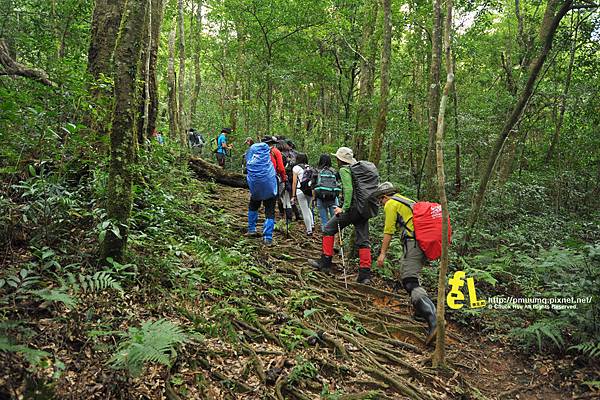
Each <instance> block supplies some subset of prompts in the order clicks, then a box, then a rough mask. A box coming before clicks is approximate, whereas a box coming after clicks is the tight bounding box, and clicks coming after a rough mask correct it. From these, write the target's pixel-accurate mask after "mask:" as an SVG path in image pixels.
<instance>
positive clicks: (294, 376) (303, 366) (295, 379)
mask: <svg viewBox="0 0 600 400" xmlns="http://www.w3.org/2000/svg"><path fill="white" fill-rule="evenodd" d="M318 373H319V370H318V369H317V367H316V366H315V364H313V363H312V362H310V361H308V360H306V359H304V357H302V356H298V357H296V365H295V366H294V368H292V370H291V371H290V374H289V375H288V377H287V383H288V384H289V385H292V386H293V385H294V384H296V383H299V382H300V381H301V380H303V379H313V378H315V377H316V376H317V374H318Z"/></svg>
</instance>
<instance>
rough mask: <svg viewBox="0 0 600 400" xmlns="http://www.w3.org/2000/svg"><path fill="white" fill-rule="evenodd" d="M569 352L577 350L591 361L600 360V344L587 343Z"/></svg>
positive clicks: (573, 347) (570, 348)
mask: <svg viewBox="0 0 600 400" xmlns="http://www.w3.org/2000/svg"><path fill="white" fill-rule="evenodd" d="M569 350H577V351H578V352H580V353H581V354H583V355H585V356H586V357H589V358H590V359H600V342H599V341H597V342H585V343H580V344H578V345H576V346H571V347H569Z"/></svg>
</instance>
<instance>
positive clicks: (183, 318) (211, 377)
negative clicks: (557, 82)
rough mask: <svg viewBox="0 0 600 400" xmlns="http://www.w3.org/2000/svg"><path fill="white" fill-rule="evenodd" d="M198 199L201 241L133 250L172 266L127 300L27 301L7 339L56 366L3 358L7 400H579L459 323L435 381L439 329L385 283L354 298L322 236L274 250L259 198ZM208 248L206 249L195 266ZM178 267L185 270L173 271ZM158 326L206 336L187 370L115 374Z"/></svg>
mask: <svg viewBox="0 0 600 400" xmlns="http://www.w3.org/2000/svg"><path fill="white" fill-rule="evenodd" d="M188 186H190V189H189V192H190V193H195V192H196V191H199V192H202V193H200V195H201V196H200V200H198V201H196V200H194V199H192V200H190V201H189V204H191V206H190V207H191V208H190V210H187V212H191V213H194V218H197V220H196V221H197V223H198V225H197V226H195V227H194V229H195V232H194V234H193V236H189V234H188V236H185V237H184V234H182V233H179V232H180V231H181V229H180V227H179V226H177V221H170V222H168V224H171V225H172V229H171V230H170V231H169V233H168V235H169V236H167V233H166V232H163V233H162V236H163V237H164V240H165V243H162V244H158V243H156V244H153V243H152V242H151V241H150V239H149V238H147V237H146V236H139V235H138V236H137V239H136V240H132V243H131V248H132V250H131V251H133V252H136V253H139V255H138V256H139V257H142V258H143V257H144V254H145V253H146V254H147V258H149V257H150V256H151V251H152V248H153V246H154V247H156V248H157V249H158V252H159V258H158V259H159V260H161V259H163V260H165V265H163V266H160V269H156V270H153V271H155V272H152V271H150V270H149V271H146V272H145V271H143V270H139V271H137V272H136V273H139V276H140V277H139V278H136V279H138V280H137V281H135V282H136V283H135V284H130V285H129V286H128V287H126V291H125V295H122V296H116V295H115V294H114V293H113V292H109V291H103V292H99V293H83V294H80V298H79V303H78V305H77V306H76V307H74V308H73V307H72V308H65V307H60V306H55V305H53V304H54V303H48V302H39V301H34V300H31V299H30V298H25V297H23V298H22V299H20V298H19V297H18V296H16V295H15V296H14V298H13V300H12V301H13V303H12V304H13V306H12V309H11V311H10V312H8V313H6V315H5V318H3V320H4V322H3V324H4V325H5V326H3V327H2V328H3V329H7V330H8V331H10V332H13V334H15V332H18V334H15V335H16V336H15V337H16V338H17V339H19V340H18V342H20V343H26V344H27V345H28V346H30V347H31V348H34V349H38V350H42V351H46V352H49V353H51V354H53V356H54V357H55V360H54V362H52V361H50V362H49V363H48V364H47V365H46V366H45V368H44V366H43V365H42V367H41V368H39V367H38V368H37V369H36V370H33V369H32V368H29V367H27V364H25V363H24V362H23V357H22V355H21V354H19V352H11V353H2V354H3V356H2V357H0V399H4V398H32V399H50V398H57V399H107V398H110V399H112V398H123V399H134V398H135V399H138V398H147V399H162V398H167V399H169V400H178V399H188V398H189V399H212V400H217V399H278V400H283V399H330V400H334V399H338V400H350V399H377V398H378V399H501V398H504V399H514V398H518V399H531V400H533V399H567V398H573V395H572V387H570V386H569V385H568V382H564V379H562V378H561V370H562V369H563V367H564V368H569V367H570V366H569V365H563V364H562V363H563V361H561V360H552V358H551V357H550V356H548V357H546V358H543V359H542V358H540V359H539V360H532V359H530V358H525V357H524V356H523V355H521V354H518V353H517V352H516V351H513V350H511V348H510V346H509V345H508V344H503V343H492V342H491V341H488V340H487V338H486V336H484V335H482V334H479V333H478V332H476V331H475V330H473V329H469V328H464V327H459V326H457V325H455V324H453V323H449V324H448V325H447V362H448V368H446V369H443V370H434V369H432V368H431V353H432V351H433V348H432V347H427V346H425V344H424V339H425V324H423V323H420V322H417V321H415V320H413V319H412V317H411V315H412V309H411V307H410V305H409V303H408V297H407V296H406V295H405V293H394V292H393V291H392V290H391V288H390V287H389V283H388V282H386V281H384V280H382V279H380V278H377V277H375V278H374V280H373V283H372V285H369V286H366V285H361V284H357V283H355V278H356V271H355V268H356V265H353V264H352V263H350V264H349V265H348V271H347V272H348V275H347V277H346V278H347V287H346V282H345V279H344V274H343V272H342V268H341V262H339V260H338V262H337V263H336V271H335V274H334V275H333V276H327V275H324V274H321V273H319V272H315V271H314V270H313V269H312V267H310V266H309V265H308V263H307V260H308V259H310V258H317V257H318V256H319V254H320V235H319V234H318V233H317V234H316V235H315V236H314V237H312V238H307V237H306V235H305V234H304V228H303V224H302V223H301V222H296V223H293V224H292V225H291V227H290V231H289V235H286V233H285V226H283V228H282V224H281V222H279V223H278V225H277V230H276V234H275V239H274V246H270V247H265V246H263V245H262V244H261V243H260V240H259V239H247V238H244V237H243V234H244V232H245V230H246V221H247V198H248V193H247V190H244V189H235V188H230V187H226V186H222V185H216V184H212V183H205V182H200V183H194V185H188ZM190 193H181V196H182V197H185V196H188V195H190ZM192 196H193V195H190V197H192ZM261 221H262V219H261ZM85 229H89V228H86V227H85V226H82V227H81V228H80V230H79V231H77V230H75V229H74V230H72V231H71V235H72V238H71V241H72V242H73V244H74V245H75V246H76V247H77V248H79V249H80V253H81V254H75V255H73V256H72V257H81V256H82V255H84V257H92V256H91V255H92V254H94V250H93V248H94V247H95V243H94V242H93V241H92V240H91V239H90V240H89V241H88V242H85V241H83V240H82V239H80V237H83V233H84V231H85ZM163 229H164V228H163ZM317 232H318V223H317ZM146 234H150V231H148V230H147V232H146V233H144V235H146ZM177 235H180V236H177ZM174 237H177V239H173V238H174ZM169 240H171V242H169ZM175 240H179V241H184V240H185V241H187V242H189V243H188V244H185V243H176V242H175ZM194 243H195V244H198V243H199V244H198V246H200V245H201V246H200V248H202V249H204V250H202V251H198V250H196V252H195V253H193V252H192V246H193V245H195V244H194ZM158 246H162V247H158ZM186 246H187V247H186ZM165 249H166V250H165ZM160 252H164V253H162V254H161V253H160ZM86 255H87V256H86ZM169 257H170V258H169ZM173 257H177V260H178V261H177V262H176V264H177V265H167V264H168V263H173V264H174V262H173V261H172V260H174V258H173ZM31 258H32V254H30V253H29V250H26V249H25V248H22V249H20V250H19V249H15V251H14V252H12V253H11V256H10V259H8V260H5V261H7V265H17V266H18V265H19V264H23V263H24V261H25V260H28V259H31ZM121 268H124V269H125V268H126V267H123V266H121ZM140 268H141V267H140ZM154 268H158V266H154ZM156 271H158V273H156ZM167 274H170V276H175V277H176V278H177V279H179V280H178V281H176V280H170V279H167ZM173 279H175V278H173ZM173 282H180V283H176V284H174V283H173ZM427 289H428V291H429V293H433V291H432V289H431V288H427ZM15 294H16V292H15ZM432 297H434V296H432ZM158 318H164V319H167V320H169V321H172V322H174V323H177V324H178V325H179V326H181V327H184V328H185V329H186V330H187V331H188V332H194V334H193V335H191V340H190V341H189V342H188V343H186V344H184V345H183V346H182V347H181V348H179V349H178V351H177V354H176V357H175V358H174V360H175V361H174V363H172V364H170V365H169V366H165V365H160V364H150V365H148V366H147V367H146V368H145V369H144V372H143V373H142V375H141V376H137V377H135V376H134V375H130V374H128V373H126V372H125V371H123V370H115V369H114V368H110V367H109V365H110V364H112V361H111V360H112V358H111V357H112V355H113V354H114V352H115V349H116V348H118V345H119V341H120V340H121V339H120V338H121V337H123V336H126V335H125V333H126V332H127V331H128V329H130V328H132V327H136V326H139V325H140V324H141V323H142V321H144V320H156V319H158ZM0 322H2V321H0ZM16 328H19V330H18V331H17V330H16ZM192 336H193V337H192ZM1 344H2V343H0V345H1ZM0 349H1V348H0ZM58 360H60V361H58ZM560 382H563V383H562V384H561V383H560ZM588 398H589V397H588Z"/></svg>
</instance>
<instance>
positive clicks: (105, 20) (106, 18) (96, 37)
mask: <svg viewBox="0 0 600 400" xmlns="http://www.w3.org/2000/svg"><path fill="white" fill-rule="evenodd" d="M122 13H123V1H121V0H96V2H95V5H94V13H93V15H92V29H91V39H90V47H89V48H88V65H87V71H88V73H89V74H90V75H91V78H92V82H90V85H89V91H90V95H91V100H92V103H93V104H94V105H95V112H94V113H93V114H91V115H90V116H89V117H88V121H87V123H88V124H89V127H90V128H91V129H92V130H93V131H96V132H98V133H99V134H100V135H108V133H109V128H110V126H109V121H110V112H111V111H112V102H111V101H112V99H111V97H110V95H111V94H112V93H111V92H110V91H109V90H107V89H102V88H104V87H106V85H100V84H97V83H100V82H101V81H102V77H103V76H104V77H106V78H110V77H112V76H113V72H114V71H113V53H114V49H115V42H116V40H117V34H118V32H119V24H120V23H121V16H122Z"/></svg>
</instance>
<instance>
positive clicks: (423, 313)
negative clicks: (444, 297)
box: [413, 297, 437, 344]
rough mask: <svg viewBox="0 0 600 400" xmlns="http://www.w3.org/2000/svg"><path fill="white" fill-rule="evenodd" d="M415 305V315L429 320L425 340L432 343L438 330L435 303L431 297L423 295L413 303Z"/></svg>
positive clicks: (426, 342)
mask: <svg viewBox="0 0 600 400" xmlns="http://www.w3.org/2000/svg"><path fill="white" fill-rule="evenodd" d="M413 307H414V308H415V315H417V316H419V317H421V318H424V319H425V322H427V339H426V340H425V344H430V343H431V342H432V341H433V339H435V335H436V332H437V329H436V325H437V324H436V319H435V305H434V304H433V302H432V301H431V299H430V298H429V297H421V298H420V299H419V300H417V302H416V303H415V304H413Z"/></svg>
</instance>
